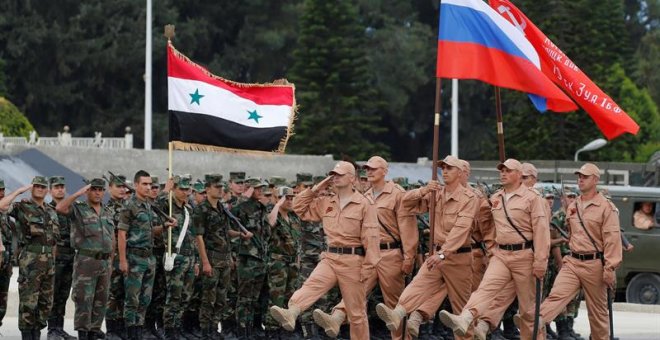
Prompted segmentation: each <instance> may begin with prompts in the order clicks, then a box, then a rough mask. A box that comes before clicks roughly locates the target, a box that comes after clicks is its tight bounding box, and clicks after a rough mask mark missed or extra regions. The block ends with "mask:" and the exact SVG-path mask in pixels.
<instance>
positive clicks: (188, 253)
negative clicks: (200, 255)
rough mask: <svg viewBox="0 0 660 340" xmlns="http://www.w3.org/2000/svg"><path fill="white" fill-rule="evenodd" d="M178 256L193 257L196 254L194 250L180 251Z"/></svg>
mask: <svg viewBox="0 0 660 340" xmlns="http://www.w3.org/2000/svg"><path fill="white" fill-rule="evenodd" d="M176 254H177V255H182V256H193V254H194V253H193V250H192V249H180V250H179V251H178V252H177V253H176Z"/></svg>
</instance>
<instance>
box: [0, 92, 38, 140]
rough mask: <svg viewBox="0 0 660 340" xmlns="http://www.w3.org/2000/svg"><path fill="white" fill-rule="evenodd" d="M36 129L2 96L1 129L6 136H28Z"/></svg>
mask: <svg viewBox="0 0 660 340" xmlns="http://www.w3.org/2000/svg"><path fill="white" fill-rule="evenodd" d="M32 130H34V127H32V124H31V123H30V121H29V120H28V119H27V118H26V117H25V115H23V113H21V111H19V110H18V108H17V107H16V105H14V104H12V103H11V102H10V101H9V100H7V99H6V98H4V97H0V131H2V133H3V134H4V135H5V136H11V137H19V136H20V137H26V138H28V137H29V136H30V131H32Z"/></svg>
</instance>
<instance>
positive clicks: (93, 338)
mask: <svg viewBox="0 0 660 340" xmlns="http://www.w3.org/2000/svg"><path fill="white" fill-rule="evenodd" d="M88 334H89V335H88V337H89V339H90V340H97V339H105V333H103V331H102V330H100V329H93V330H91V331H89V333H88ZM78 340H82V339H78Z"/></svg>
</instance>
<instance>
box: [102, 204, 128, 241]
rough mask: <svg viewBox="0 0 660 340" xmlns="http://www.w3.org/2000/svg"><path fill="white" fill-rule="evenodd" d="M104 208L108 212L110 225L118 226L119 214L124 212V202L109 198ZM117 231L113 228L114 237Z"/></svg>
mask: <svg viewBox="0 0 660 340" xmlns="http://www.w3.org/2000/svg"><path fill="white" fill-rule="evenodd" d="M105 208H106V209H107V210H108V211H110V216H111V218H112V223H113V224H114V225H115V227H116V226H118V225H119V213H120V212H121V211H122V210H124V201H123V200H116V199H113V198H111V199H110V200H109V201H108V203H107V204H106V205H105ZM117 231H118V229H116V228H115V235H116V234H117Z"/></svg>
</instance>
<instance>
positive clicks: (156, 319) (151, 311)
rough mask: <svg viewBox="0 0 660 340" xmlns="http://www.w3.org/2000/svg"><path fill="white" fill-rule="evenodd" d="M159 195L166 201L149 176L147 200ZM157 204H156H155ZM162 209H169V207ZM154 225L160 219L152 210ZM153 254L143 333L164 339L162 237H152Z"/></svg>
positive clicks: (153, 178) (148, 336)
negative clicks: (154, 269)
mask: <svg viewBox="0 0 660 340" xmlns="http://www.w3.org/2000/svg"><path fill="white" fill-rule="evenodd" d="M159 197H161V198H164V199H165V200H166V202H167V201H169V200H168V199H167V197H168V196H167V195H161V194H160V183H159V181H158V177H156V176H151V190H150V192H149V201H150V202H151V203H152V204H154V203H155V202H156V200H157V199H158V198H159ZM157 205H158V204H157ZM166 208H167V209H163V211H169V207H166ZM152 215H153V217H154V219H156V221H157V222H156V224H155V225H161V224H162V220H161V219H160V216H158V215H157V214H156V213H155V212H152ZM181 223H183V221H181ZM153 254H154V257H155V258H156V273H155V275H154V285H153V290H152V291H151V303H149V307H148V308H147V314H146V317H145V321H144V326H145V327H144V328H145V329H146V330H147V331H148V333H146V334H143V336H144V337H145V339H164V338H165V329H164V327H163V307H164V305H165V294H166V284H165V270H164V269H163V263H164V256H165V242H163V238H162V237H154V247H153Z"/></svg>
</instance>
